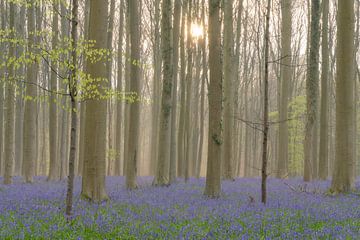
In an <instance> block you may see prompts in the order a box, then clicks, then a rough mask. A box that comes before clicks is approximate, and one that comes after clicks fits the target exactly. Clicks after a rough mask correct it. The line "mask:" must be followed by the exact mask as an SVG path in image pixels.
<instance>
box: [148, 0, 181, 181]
mask: <svg viewBox="0 0 360 240" xmlns="http://www.w3.org/2000/svg"><path fill="white" fill-rule="evenodd" d="M185 2H186V0H185V1H184V2H183V4H185ZM153 4H154V5H153V8H154V10H153V11H154V17H153V19H152V21H153V29H152V36H153V39H152V43H153V69H154V74H153V93H152V109H151V139H152V141H151V149H150V154H151V155H150V161H151V163H150V173H151V174H154V173H155V169H156V161H157V159H158V150H159V148H158V143H159V140H158V139H159V126H160V124H159V122H160V105H161V47H160V45H161V38H160V36H161V35H160V22H161V19H160V15H161V14H160V13H161V11H160V10H161V0H154V1H153Z"/></svg>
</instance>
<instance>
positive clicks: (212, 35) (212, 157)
mask: <svg viewBox="0 0 360 240" xmlns="http://www.w3.org/2000/svg"><path fill="white" fill-rule="evenodd" d="M220 3H221V1H220V0H209V69H210V83H209V135H208V136H209V137H208V160H207V171H206V185H205V192H204V194H205V195H206V196H208V197H210V198H216V197H219V196H220V191H221V181H220V180H221V179H220V177H221V144H222V130H221V128H222V127H221V124H222V123H221V111H222V110H221V108H222V63H221V20H220Z"/></svg>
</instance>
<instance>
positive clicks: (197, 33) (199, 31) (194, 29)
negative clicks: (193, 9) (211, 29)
mask: <svg viewBox="0 0 360 240" xmlns="http://www.w3.org/2000/svg"><path fill="white" fill-rule="evenodd" d="M203 35H204V28H203V27H202V26H201V25H200V24H198V23H192V24H191V36H192V37H193V38H201V37H202V36H203Z"/></svg>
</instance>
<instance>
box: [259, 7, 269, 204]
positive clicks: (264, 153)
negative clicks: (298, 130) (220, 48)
mask: <svg viewBox="0 0 360 240" xmlns="http://www.w3.org/2000/svg"><path fill="white" fill-rule="evenodd" d="M270 11H271V0H268V3H267V11H266V26H265V36H264V38H265V39H264V40H265V42H264V47H265V59H264V61H265V73H264V112H263V114H264V116H263V119H264V120H263V121H264V122H263V146H262V164H261V202H262V203H263V204H266V200H267V199H266V198H267V195H266V191H267V190H266V179H267V176H268V175H267V164H268V150H267V149H268V134H269V120H268V119H269V45H270V40H269V35H270V33H269V31H270Z"/></svg>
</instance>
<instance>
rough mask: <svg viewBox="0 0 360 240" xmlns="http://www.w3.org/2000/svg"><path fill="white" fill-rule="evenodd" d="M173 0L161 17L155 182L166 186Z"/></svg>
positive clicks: (169, 122) (170, 105)
mask: <svg viewBox="0 0 360 240" xmlns="http://www.w3.org/2000/svg"><path fill="white" fill-rule="evenodd" d="M171 20H172V3H171V0H164V1H163V5H162V18H161V38H162V39H161V42H162V44H161V45H162V59H163V90H162V103H161V115H160V133H159V144H158V146H159V150H158V160H157V167H156V174H155V179H154V184H155V185H159V186H164V185H167V184H169V181H170V179H169V171H170V168H169V167H170V147H171V145H170V140H171V127H170V124H171V111H172V88H173V86H172V83H173V78H172V77H173V76H172V74H173V69H172V68H173V67H172V65H171V60H172V46H171V29H172V27H171V25H172V24H171V22H172V21H171Z"/></svg>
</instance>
